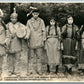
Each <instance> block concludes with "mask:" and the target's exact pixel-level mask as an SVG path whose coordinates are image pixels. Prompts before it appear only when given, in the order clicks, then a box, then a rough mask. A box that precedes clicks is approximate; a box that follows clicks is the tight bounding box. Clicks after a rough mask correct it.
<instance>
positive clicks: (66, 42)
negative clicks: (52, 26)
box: [62, 15, 78, 74]
mask: <svg viewBox="0 0 84 84" xmlns="http://www.w3.org/2000/svg"><path fill="white" fill-rule="evenodd" d="M77 31H78V27H77V26H76V25H75V24H73V17H72V16H71V15H68V17H67V24H65V25H64V26H63V28H62V37H63V63H64V65H65V66H66V68H67V69H66V70H67V72H69V73H70V74H71V71H72V67H73V68H74V67H75V63H76V61H77V58H76V50H77V48H78V40H77Z"/></svg>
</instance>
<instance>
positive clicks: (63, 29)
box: [61, 25, 67, 38]
mask: <svg viewBox="0 0 84 84" xmlns="http://www.w3.org/2000/svg"><path fill="white" fill-rule="evenodd" d="M61 36H62V38H66V36H67V29H66V25H64V26H63V27H62V32H61Z"/></svg>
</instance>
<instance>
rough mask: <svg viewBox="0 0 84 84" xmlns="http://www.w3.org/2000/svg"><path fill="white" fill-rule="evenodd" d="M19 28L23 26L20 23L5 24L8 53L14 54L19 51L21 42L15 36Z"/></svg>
mask: <svg viewBox="0 0 84 84" xmlns="http://www.w3.org/2000/svg"><path fill="white" fill-rule="evenodd" d="M21 26H23V24H22V23H20V22H17V23H15V24H13V23H12V22H9V23H8V24H7V42H8V43H7V45H8V48H9V52H10V53H16V52H18V51H21V48H22V41H21V38H19V37H18V36H17V34H16V32H20V27H21ZM23 27H24V28H25V26H23ZM18 30H19V31H18ZM23 38H24V37H23Z"/></svg>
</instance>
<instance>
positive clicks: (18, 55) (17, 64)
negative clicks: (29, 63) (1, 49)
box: [14, 52, 21, 75]
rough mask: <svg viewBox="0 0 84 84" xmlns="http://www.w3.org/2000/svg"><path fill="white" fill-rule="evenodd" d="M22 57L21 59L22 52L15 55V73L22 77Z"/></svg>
mask: <svg viewBox="0 0 84 84" xmlns="http://www.w3.org/2000/svg"><path fill="white" fill-rule="evenodd" d="M20 57H21V52H17V53H15V60H14V66H15V70H14V73H15V74H17V75H20V67H21V65H20Z"/></svg>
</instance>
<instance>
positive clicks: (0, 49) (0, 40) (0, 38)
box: [0, 24, 6, 56]
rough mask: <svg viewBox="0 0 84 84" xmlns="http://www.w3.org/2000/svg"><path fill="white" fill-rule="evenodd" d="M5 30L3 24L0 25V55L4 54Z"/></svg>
mask: <svg viewBox="0 0 84 84" xmlns="http://www.w3.org/2000/svg"><path fill="white" fill-rule="evenodd" d="M5 39H6V30H5V28H4V27H3V25H2V24H1V25H0V56H2V55H5V54H6V48H5Z"/></svg>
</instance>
